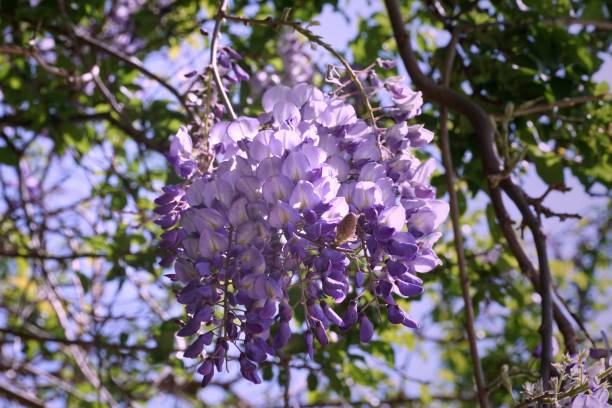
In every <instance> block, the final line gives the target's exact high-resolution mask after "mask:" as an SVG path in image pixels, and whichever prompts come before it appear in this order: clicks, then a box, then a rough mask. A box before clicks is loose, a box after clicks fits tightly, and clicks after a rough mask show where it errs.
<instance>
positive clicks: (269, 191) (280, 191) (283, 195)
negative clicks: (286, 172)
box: [262, 175, 294, 204]
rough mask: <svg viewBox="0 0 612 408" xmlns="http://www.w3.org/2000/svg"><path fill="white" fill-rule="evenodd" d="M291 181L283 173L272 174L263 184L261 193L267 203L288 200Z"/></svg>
mask: <svg viewBox="0 0 612 408" xmlns="http://www.w3.org/2000/svg"><path fill="white" fill-rule="evenodd" d="M293 187H294V184H293V182H292V181H291V180H290V179H288V178H287V177H285V176H283V175H278V176H272V177H270V178H269V179H268V180H266V182H265V183H264V184H263V187H262V195H263V197H264V199H265V200H266V201H267V202H268V203H269V204H274V203H276V202H277V201H279V200H280V201H288V200H289V196H290V195H291V192H292V191H293Z"/></svg>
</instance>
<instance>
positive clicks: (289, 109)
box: [272, 100, 302, 129]
mask: <svg viewBox="0 0 612 408" xmlns="http://www.w3.org/2000/svg"><path fill="white" fill-rule="evenodd" d="M272 116H273V117H274V120H276V122H277V123H278V124H279V125H280V127H281V128H284V129H295V127H296V126H297V125H298V123H299V122H300V120H301V118H302V117H301V115H300V110H299V109H298V108H297V106H295V105H294V104H292V103H291V102H286V101H282V100H281V101H279V102H277V103H276V104H275V105H274V108H273V109H272Z"/></svg>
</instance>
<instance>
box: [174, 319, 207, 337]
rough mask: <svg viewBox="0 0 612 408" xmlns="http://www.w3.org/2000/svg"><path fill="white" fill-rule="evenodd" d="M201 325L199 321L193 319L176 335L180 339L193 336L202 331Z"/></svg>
mask: <svg viewBox="0 0 612 408" xmlns="http://www.w3.org/2000/svg"><path fill="white" fill-rule="evenodd" d="M200 325H201V323H200V321H199V320H198V319H191V320H189V321H188V322H187V324H186V325H185V326H183V327H182V328H181V330H179V331H178V332H177V333H176V335H177V336H179V337H189V336H193V335H194V334H196V333H197V332H198V330H200Z"/></svg>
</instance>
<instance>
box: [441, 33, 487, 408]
mask: <svg viewBox="0 0 612 408" xmlns="http://www.w3.org/2000/svg"><path fill="white" fill-rule="evenodd" d="M457 41H458V35H457V33H455V32H453V35H452V37H451V41H450V42H449V44H448V49H447V51H446V60H445V67H444V71H443V74H442V77H443V79H442V82H443V86H444V87H446V88H448V86H449V84H450V77H451V73H452V66H453V61H454V59H455V55H456V48H455V47H456V45H457ZM447 122H448V108H447V107H446V106H443V107H442V108H441V109H440V150H441V151H442V162H443V164H444V173H445V178H446V185H447V189H448V197H449V204H450V214H451V221H452V224H453V243H454V245H455V252H456V253H457V266H458V267H459V280H460V283H461V294H462V295H463V304H464V305H465V309H464V310H465V329H466V332H467V337H468V343H469V345H470V355H471V357H472V365H473V369H474V379H475V380H476V388H477V389H478V401H479V403H480V406H481V407H484V408H487V407H488V406H489V400H488V397H487V385H486V382H485V379H484V374H483V372H482V365H481V364H480V358H479V357H478V344H477V340H476V330H475V329H474V309H473V306H472V298H471V296H470V281H469V277H468V274H467V267H466V262H465V252H464V250H463V248H464V243H463V236H462V235H461V226H460V225H459V223H460V217H461V214H460V212H459V204H458V199H457V191H456V190H455V184H456V177H455V171H454V167H453V159H452V157H451V152H450V142H449V140H448V123H447Z"/></svg>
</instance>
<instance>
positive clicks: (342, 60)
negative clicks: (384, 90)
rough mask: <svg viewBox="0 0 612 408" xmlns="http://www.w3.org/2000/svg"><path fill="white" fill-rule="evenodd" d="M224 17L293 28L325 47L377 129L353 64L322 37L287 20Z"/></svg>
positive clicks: (250, 22) (370, 106) (242, 21)
mask: <svg viewBox="0 0 612 408" xmlns="http://www.w3.org/2000/svg"><path fill="white" fill-rule="evenodd" d="M224 17H225V18H227V19H228V20H232V21H237V22H240V23H243V24H245V25H248V24H256V25H265V26H270V27H277V26H279V25H284V26H287V27H291V28H293V29H294V30H295V31H297V32H299V33H300V34H302V35H303V36H304V37H306V38H308V40H310V41H311V42H313V43H315V44H318V45H320V46H321V47H323V48H324V49H325V50H327V51H328V52H329V53H330V54H332V55H333V56H334V57H335V58H336V59H337V60H338V61H340V63H341V64H342V65H343V66H344V68H345V69H346V71H347V72H348V74H349V76H350V77H351V80H352V81H353V82H354V83H355V86H356V87H357V91H358V92H359V95H361V99H362V100H363V104H364V105H365V107H366V111H367V114H368V118H369V120H370V122H371V123H372V126H374V127H376V117H375V116H374V110H373V108H372V105H371V104H370V99H369V98H368V94H367V93H366V91H365V89H364V87H363V84H362V83H361V81H360V80H359V78H358V77H357V74H356V73H355V71H354V70H353V67H351V64H349V62H348V61H347V60H346V58H344V57H343V56H342V54H340V53H339V52H338V51H336V50H335V49H334V47H332V46H331V45H330V44H329V43H327V42H325V41H324V40H323V39H322V38H321V37H320V36H318V35H316V34H315V33H313V32H312V31H310V30H308V29H307V28H305V27H303V26H302V25H301V24H300V23H299V22H296V21H290V20H285V19H280V20H274V19H271V18H267V19H254V18H246V17H239V16H230V15H224Z"/></svg>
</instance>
